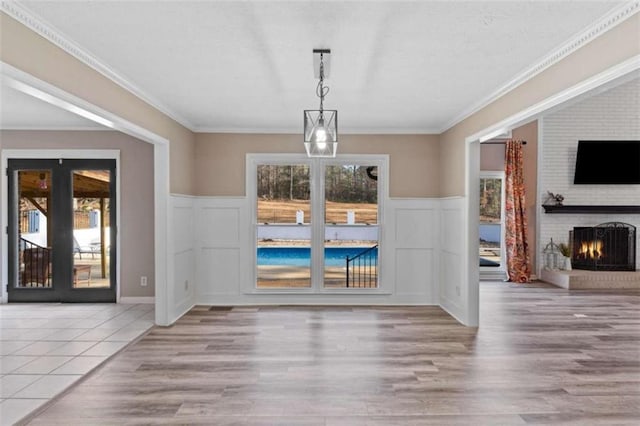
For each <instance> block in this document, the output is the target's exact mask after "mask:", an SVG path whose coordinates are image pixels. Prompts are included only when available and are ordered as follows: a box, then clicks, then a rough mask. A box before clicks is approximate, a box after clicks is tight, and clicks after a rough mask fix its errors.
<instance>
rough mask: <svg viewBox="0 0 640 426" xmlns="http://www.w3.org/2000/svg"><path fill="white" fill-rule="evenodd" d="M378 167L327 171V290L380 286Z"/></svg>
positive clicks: (330, 167)
mask: <svg viewBox="0 0 640 426" xmlns="http://www.w3.org/2000/svg"><path fill="white" fill-rule="evenodd" d="M377 179H378V167H376V166H367V165H361V164H340V165H328V166H326V167H325V169H324V198H325V199H324V221H325V228H324V229H325V238H324V241H325V244H324V286H325V287H328V288H352V287H356V288H375V287H377V286H378V182H377Z"/></svg>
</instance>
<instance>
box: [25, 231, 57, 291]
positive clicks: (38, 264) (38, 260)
mask: <svg viewBox="0 0 640 426" xmlns="http://www.w3.org/2000/svg"><path fill="white" fill-rule="evenodd" d="M20 254H21V259H20V283H19V284H18V285H19V286H20V287H27V286H28V285H30V286H34V285H36V286H42V287H51V279H50V278H51V249H49V248H47V247H42V246H39V245H37V244H34V243H32V242H31V241H27V240H25V239H24V238H20Z"/></svg>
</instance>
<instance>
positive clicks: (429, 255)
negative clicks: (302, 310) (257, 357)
mask: <svg viewBox="0 0 640 426" xmlns="http://www.w3.org/2000/svg"><path fill="white" fill-rule="evenodd" d="M440 204H441V201H440V200H439V199H389V200H386V201H385V211H384V214H383V217H384V226H383V227H381V229H380V238H381V239H380V251H379V256H380V289H379V291H377V292H371V291H367V292H361V293H360V292H356V293H354V292H344V293H340V294H336V293H335V292H327V291H326V290H324V289H318V290H310V291H305V292H303V293H301V292H299V291H298V292H297V293H296V294H292V293H293V292H291V291H286V290H285V291H276V292H265V291H263V290H260V291H256V290H255V283H254V282H253V279H254V278H253V277H254V274H253V271H254V268H255V265H254V262H255V253H254V243H255V242H254V239H255V235H254V232H255V227H254V225H253V224H252V223H250V221H251V219H250V217H251V215H250V208H251V207H252V206H250V203H249V202H248V201H247V199H246V198H244V197H237V198H236V197H200V198H197V199H196V202H195V210H196V211H195V218H196V220H195V229H194V234H195V237H194V238H195V250H196V271H197V272H196V277H197V287H196V303H200V304H213V305H216V304H219V305H242V304H269V303H277V304H286V303H293V304H301V303H304V304H326V303H331V304H416V305H434V304H435V305H437V304H438V303H439V296H440V294H441V293H442V291H441V290H442V289H441V288H440V285H439V281H440V279H441V273H440V255H441V249H440V244H441V227H440V222H441V212H440ZM459 204H460V205H461V203H459ZM456 214H457V216H456V218H457V219H458V220H461V218H462V216H461V212H460V211H457V212H456ZM456 218H452V219H451V221H455V220H456ZM460 226H461V222H459V223H456V228H459V227H460ZM450 227H452V228H453V223H452V224H451V225H450ZM454 235H462V234H461V232H460V231H458V232H457V234H454ZM458 250H460V248H459V247H458ZM457 255H458V256H459V255H460V253H459V252H458V253H457ZM456 267H457V268H459V267H460V266H459V265H458V266H456ZM457 274H458V275H459V274H460V273H459V271H458V272H457ZM457 280H458V282H459V280H460V278H459V277H458V278H457ZM454 288H455V287H454Z"/></svg>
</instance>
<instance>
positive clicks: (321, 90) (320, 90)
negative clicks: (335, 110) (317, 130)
mask: <svg viewBox="0 0 640 426" xmlns="http://www.w3.org/2000/svg"><path fill="white" fill-rule="evenodd" d="M328 93H329V88H328V87H325V86H324V61H323V54H322V53H321V54H320V81H319V82H318V86H317V87H316V95H317V96H318V97H319V98H320V114H322V112H323V111H324V97H325V96H327V94H328Z"/></svg>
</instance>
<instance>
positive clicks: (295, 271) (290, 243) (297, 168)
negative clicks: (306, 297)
mask: <svg viewBox="0 0 640 426" xmlns="http://www.w3.org/2000/svg"><path fill="white" fill-rule="evenodd" d="M256 183H257V205H256V222H257V223H256V238H257V245H256V246H257V253H256V259H257V287H258V288H305V287H311V198H310V195H311V186H310V169H309V166H308V165H300V164H298V165H296V164H292V165H271V164H263V165H259V166H258V167H257V182H256Z"/></svg>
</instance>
